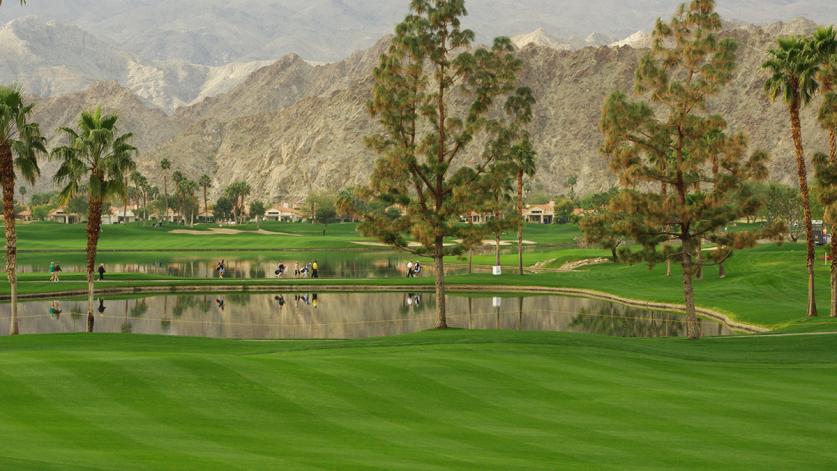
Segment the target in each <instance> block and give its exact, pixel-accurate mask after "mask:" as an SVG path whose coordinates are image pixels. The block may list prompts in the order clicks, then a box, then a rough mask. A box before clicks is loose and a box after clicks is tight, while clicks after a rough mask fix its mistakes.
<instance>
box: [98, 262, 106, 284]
mask: <svg viewBox="0 0 837 471" xmlns="http://www.w3.org/2000/svg"><path fill="white" fill-rule="evenodd" d="M99 281H105V264H104V263H100V264H99Z"/></svg>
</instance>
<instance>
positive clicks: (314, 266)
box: [311, 260, 320, 278]
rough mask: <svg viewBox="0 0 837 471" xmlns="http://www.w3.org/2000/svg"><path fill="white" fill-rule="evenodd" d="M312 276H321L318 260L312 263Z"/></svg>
mask: <svg viewBox="0 0 837 471" xmlns="http://www.w3.org/2000/svg"><path fill="white" fill-rule="evenodd" d="M311 277H312V278H319V277H320V266H319V265H317V261H316V260H314V263H312V264H311Z"/></svg>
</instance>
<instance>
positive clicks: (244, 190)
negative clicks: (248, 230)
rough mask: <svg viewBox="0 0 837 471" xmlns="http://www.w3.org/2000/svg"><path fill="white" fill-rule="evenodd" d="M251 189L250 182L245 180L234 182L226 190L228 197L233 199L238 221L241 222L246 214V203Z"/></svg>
mask: <svg viewBox="0 0 837 471" xmlns="http://www.w3.org/2000/svg"><path fill="white" fill-rule="evenodd" d="M251 191H252V188H250V184H248V183H247V182H245V181H238V182H234V183H232V184H231V185H230V186H228V187H227V188H226V190H224V193H225V194H226V195H227V197H228V198H230V199H231V200H232V201H233V212H234V213H235V219H236V220H237V221H238V222H241V218H242V217H243V216H244V203H245V200H246V199H247V197H248V196H250V193H251Z"/></svg>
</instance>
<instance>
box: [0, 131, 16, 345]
mask: <svg viewBox="0 0 837 471" xmlns="http://www.w3.org/2000/svg"><path fill="white" fill-rule="evenodd" d="M0 178H2V180H3V182H2V185H3V225H4V226H5V230H6V277H7V278H8V279H9V286H10V295H11V296H10V299H9V307H10V310H11V315H12V325H11V329H10V330H9V333H10V334H11V335H17V334H18V333H19V332H18V325H17V229H16V228H15V169H14V160H13V159H12V149H11V147H10V146H9V145H8V144H3V145H2V146H0Z"/></svg>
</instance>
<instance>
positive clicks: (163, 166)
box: [160, 159, 171, 219]
mask: <svg viewBox="0 0 837 471" xmlns="http://www.w3.org/2000/svg"><path fill="white" fill-rule="evenodd" d="M160 169H162V170H163V195H165V198H166V201H165V204H166V214H165V215H164V216H163V217H164V218H165V219H168V218H169V183H168V175H169V170H171V162H169V159H163V160H161V161H160Z"/></svg>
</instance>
